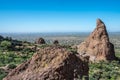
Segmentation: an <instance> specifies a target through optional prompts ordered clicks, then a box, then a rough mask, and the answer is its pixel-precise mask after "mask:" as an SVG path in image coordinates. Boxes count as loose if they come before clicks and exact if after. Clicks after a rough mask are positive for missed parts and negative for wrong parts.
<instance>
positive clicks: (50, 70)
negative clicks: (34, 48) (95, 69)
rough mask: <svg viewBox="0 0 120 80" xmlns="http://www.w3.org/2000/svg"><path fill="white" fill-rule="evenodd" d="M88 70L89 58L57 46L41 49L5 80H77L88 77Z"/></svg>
mask: <svg viewBox="0 0 120 80" xmlns="http://www.w3.org/2000/svg"><path fill="white" fill-rule="evenodd" d="M88 69H89V68H88V57H85V58H83V57H80V55H78V54H75V53H73V52H71V51H69V50H67V49H66V48H63V47H61V46H58V45H57V46H56V45H55V46H50V47H45V48H43V49H42V48H41V49H40V50H39V51H38V52H37V53H35V54H34V55H33V57H32V58H31V59H30V60H28V61H27V62H25V63H23V64H21V65H19V66H18V67H17V68H15V69H14V70H13V71H12V72H10V73H9V74H8V76H7V77H5V78H4V79H3V80H76V79H77V78H82V77H83V76H88ZM86 79H87V78H86Z"/></svg>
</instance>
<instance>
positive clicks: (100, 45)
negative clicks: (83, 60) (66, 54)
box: [77, 19, 115, 61]
mask: <svg viewBox="0 0 120 80" xmlns="http://www.w3.org/2000/svg"><path fill="white" fill-rule="evenodd" d="M77 48H78V50H77V51H78V53H79V54H80V55H82V56H89V57H90V61H100V60H114V59H115V52H114V45H113V44H112V43H110V41H109V36H108V33H107V30H106V26H105V24H104V23H103V22H102V21H101V20H100V19H97V21H96V28H95V30H94V31H93V32H92V33H91V34H90V36H89V37H88V38H87V39H86V40H85V41H84V42H82V43H81V44H80V45H78V46H77Z"/></svg>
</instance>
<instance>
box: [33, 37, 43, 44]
mask: <svg viewBox="0 0 120 80" xmlns="http://www.w3.org/2000/svg"><path fill="white" fill-rule="evenodd" d="M35 43H36V44H45V40H44V39H43V38H38V39H36V41H35Z"/></svg>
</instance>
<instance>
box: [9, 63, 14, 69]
mask: <svg viewBox="0 0 120 80" xmlns="http://www.w3.org/2000/svg"><path fill="white" fill-rule="evenodd" d="M8 68H9V69H14V68H16V65H15V64H9V65H8Z"/></svg>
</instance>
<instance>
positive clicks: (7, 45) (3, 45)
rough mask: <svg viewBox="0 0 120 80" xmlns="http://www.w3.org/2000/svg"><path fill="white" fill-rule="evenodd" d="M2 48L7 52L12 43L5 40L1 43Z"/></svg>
mask: <svg viewBox="0 0 120 80" xmlns="http://www.w3.org/2000/svg"><path fill="white" fill-rule="evenodd" d="M0 46H1V47H2V48H3V49H4V50H5V49H6V50H7V49H8V48H9V47H10V46H11V42H9V41H6V40H4V41H2V42H1V44H0Z"/></svg>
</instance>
